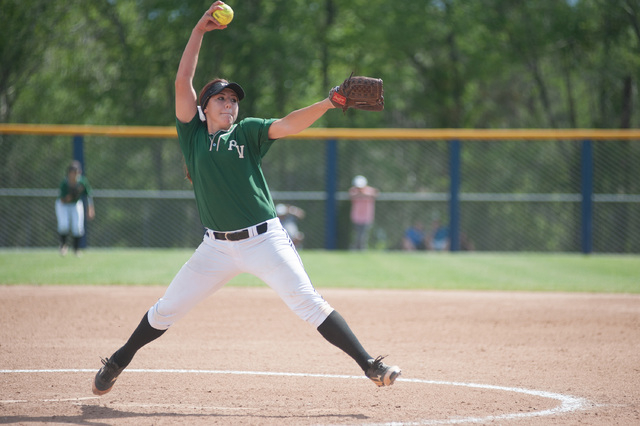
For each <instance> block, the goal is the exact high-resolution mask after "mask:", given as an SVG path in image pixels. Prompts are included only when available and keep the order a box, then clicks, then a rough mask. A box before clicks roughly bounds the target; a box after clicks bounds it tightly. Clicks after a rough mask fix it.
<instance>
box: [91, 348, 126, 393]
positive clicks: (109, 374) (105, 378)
mask: <svg viewBox="0 0 640 426" xmlns="http://www.w3.org/2000/svg"><path fill="white" fill-rule="evenodd" d="M111 358H113V356H112V357H111ZM101 361H102V364H103V366H102V368H101V369H100V370H99V371H98V373H97V374H96V378H95V379H94V380H93V385H92V386H91V387H92V390H93V393H94V395H104V394H105V393H107V392H109V391H110V390H111V388H112V387H113V384H114V383H115V382H116V379H117V378H118V376H119V375H120V373H122V370H124V367H118V364H116V363H115V362H113V361H111V359H110V358H107V359H102V358H101Z"/></svg>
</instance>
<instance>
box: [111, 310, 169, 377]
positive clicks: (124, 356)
mask: <svg viewBox="0 0 640 426" xmlns="http://www.w3.org/2000/svg"><path fill="white" fill-rule="evenodd" d="M165 331H167V330H158V329H157V328H153V327H151V324H149V320H148V319H147V313H145V314H144V316H143V317H142V321H140V324H138V327H137V328H136V329H135V331H134V332H133V334H132V335H131V337H129V340H128V341H127V343H125V344H124V346H123V347H121V348H120V349H118V350H117V351H116V352H115V353H114V354H113V355H112V357H111V359H112V360H113V361H115V363H116V364H118V366H119V367H126V366H127V365H129V363H130V362H131V360H132V359H133V356H134V355H135V354H136V352H138V349H140V348H141V347H143V346H144V345H146V344H147V343H150V342H152V341H154V340H156V339H157V338H158V337H160V336H162V334H163V333H164V332H165Z"/></svg>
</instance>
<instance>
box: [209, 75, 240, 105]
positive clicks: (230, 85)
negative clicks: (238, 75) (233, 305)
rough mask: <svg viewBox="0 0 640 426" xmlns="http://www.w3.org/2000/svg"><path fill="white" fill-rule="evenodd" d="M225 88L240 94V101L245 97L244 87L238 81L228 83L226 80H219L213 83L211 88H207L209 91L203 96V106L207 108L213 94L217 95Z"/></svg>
mask: <svg viewBox="0 0 640 426" xmlns="http://www.w3.org/2000/svg"><path fill="white" fill-rule="evenodd" d="M224 89H231V90H233V91H234V92H235V93H236V95H238V101H241V100H242V99H243V98H244V90H242V87H240V85H239V84H238V83H227V82H226V81H218V82H217V83H216V84H213V85H212V86H211V87H209V89H207V91H206V92H205V93H204V95H203V96H202V105H201V106H202V108H205V107H206V106H207V102H209V99H210V98H211V97H212V96H214V95H217V94H218V93H220V92H222V91H223V90H224Z"/></svg>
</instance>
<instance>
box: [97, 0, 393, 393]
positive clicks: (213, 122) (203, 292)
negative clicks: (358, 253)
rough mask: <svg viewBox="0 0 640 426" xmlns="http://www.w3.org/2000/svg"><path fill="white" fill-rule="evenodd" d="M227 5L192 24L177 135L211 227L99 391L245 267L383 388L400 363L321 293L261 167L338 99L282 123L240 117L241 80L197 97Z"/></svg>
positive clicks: (180, 77) (114, 359)
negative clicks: (363, 339) (200, 69)
mask: <svg viewBox="0 0 640 426" xmlns="http://www.w3.org/2000/svg"><path fill="white" fill-rule="evenodd" d="M220 4H222V2H220V1H217V2H215V3H213V4H212V5H211V7H210V8H209V10H207V12H206V13H205V14H204V15H203V16H202V17H201V18H200V20H199V21H198V23H197V24H196V26H195V28H194V29H193V31H192V33H191V36H190V38H189V41H188V43H187V45H186V47H185V50H184V52H183V54H182V59H181V60H180V65H179V67H178V73H177V76H176V81H175V86H176V126H177V130H178V140H179V143H180V148H181V150H182V153H183V155H184V158H185V162H186V165H187V176H188V177H189V179H190V180H191V182H192V184H193V190H194V192H195V197H196V204H197V207H198V212H199V214H200V220H201V221H202V223H203V224H204V226H205V227H206V232H205V235H204V238H203V241H202V243H201V244H200V246H199V247H198V248H197V249H196V251H195V253H194V254H193V256H192V257H191V258H190V259H189V260H188V261H187V262H186V263H185V264H184V266H183V267H182V268H181V269H180V271H179V272H178V274H177V275H176V276H175V278H174V279H173V281H172V282H171V284H170V285H169V287H168V288H167V290H166V292H165V294H164V295H163V297H162V298H160V299H159V300H158V301H157V303H156V304H155V305H153V306H152V307H151V308H150V309H149V311H147V312H146V313H145V314H144V316H143V317H142V321H141V322H140V324H139V325H138V327H137V328H136V329H135V331H134V332H133V334H132V335H131V337H130V338H129V340H128V341H127V342H126V343H125V345H124V346H122V347H121V348H120V349H118V350H117V351H116V352H115V353H114V354H113V355H112V356H111V357H110V358H108V359H103V360H102V363H103V367H102V368H101V369H100V370H99V371H98V373H97V374H96V376H95V380H94V381H93V393H94V394H96V395H103V394H105V393H107V392H109V391H110V390H111V388H112V386H113V384H114V383H115V381H116V379H117V377H118V375H119V374H120V373H121V372H122V371H123V370H124V369H125V368H126V367H127V366H128V365H129V363H130V362H131V360H132V359H133V357H134V355H135V353H136V352H137V351H138V350H139V349H140V348H141V347H142V346H144V345H146V344H147V343H149V342H151V341H153V340H155V339H157V338H158V337H160V336H161V335H162V334H163V333H164V332H165V331H166V330H167V329H168V328H169V327H170V326H171V325H172V324H173V323H175V322H176V321H178V320H179V319H180V318H182V317H183V316H184V315H186V314H187V312H189V310H191V309H192V308H193V307H194V306H195V305H196V304H197V303H198V302H199V301H200V300H202V299H204V298H205V297H207V296H209V295H211V294H213V293H215V292H216V291H217V290H219V289H220V288H221V287H222V286H223V285H224V284H225V283H227V282H228V281H229V280H230V279H232V278H233V277H234V276H236V275H238V274H240V273H244V272H246V273H250V274H253V275H256V276H258V277H259V278H260V279H262V280H263V281H264V282H265V283H266V284H268V285H269V286H270V287H271V288H273V289H274V290H275V291H276V292H277V293H278V295H279V296H280V297H281V298H282V300H283V301H284V302H285V303H286V304H287V305H288V306H289V308H290V309H291V310H292V311H293V312H295V313H296V314H297V315H298V316H299V317H300V318H301V319H303V320H305V321H307V322H309V323H310V324H311V325H313V326H314V327H316V328H317V330H318V332H320V334H321V335H322V336H323V337H324V338H325V339H326V340H327V341H329V342H330V343H332V344H333V345H335V346H337V347H338V348H340V349H341V350H343V351H344V352H345V353H347V354H348V355H349V356H351V357H352V358H353V359H354V360H355V361H356V362H357V363H358V365H359V366H360V367H361V368H362V370H363V371H364V373H365V375H366V376H367V377H369V378H370V379H371V380H372V381H373V382H374V383H375V384H376V385H378V386H389V385H391V384H393V382H394V381H395V380H396V378H397V377H398V376H399V375H400V368H398V367H397V366H388V365H385V364H384V363H383V362H382V357H377V358H375V359H374V358H373V357H371V356H370V355H369V354H368V353H367V351H365V349H364V348H363V347H362V345H361V344H360V342H359V341H358V339H357V338H356V336H355V335H354V334H353V332H352V331H351V329H350V328H349V326H348V325H347V323H346V322H345V320H344V319H343V318H342V316H341V315H340V314H339V313H338V312H337V311H335V310H334V309H333V308H332V307H331V306H330V305H329V303H327V302H326V301H325V300H324V299H323V298H322V296H321V295H320V294H318V292H317V291H316V290H315V289H314V287H313V285H312V284H311V281H310V280H309V277H308V276H307V273H306V272H305V270H304V267H303V265H302V262H301V260H300V257H299V256H298V253H297V252H296V249H295V248H294V246H293V243H292V242H291V240H290V238H289V236H288V235H287V233H286V231H285V230H284V228H283V227H282V225H281V223H280V221H279V219H278V217H277V215H276V210H275V206H274V204H273V200H272V198H271V195H270V193H269V188H268V186H267V182H266V181H265V178H264V175H263V173H262V169H261V166H260V164H261V159H262V157H263V156H264V155H265V154H266V153H267V151H268V150H269V148H270V147H271V145H272V144H273V143H274V142H275V140H277V139H280V138H283V137H285V136H289V135H293V134H295V133H298V132H300V131H302V130H304V129H306V128H307V127H309V126H310V125H311V124H313V123H314V122H315V121H316V120H317V119H319V118H320V117H321V116H322V115H323V114H324V113H325V112H326V111H327V110H329V109H331V108H334V105H333V103H332V102H331V100H330V99H329V98H326V99H324V100H322V101H320V102H317V103H315V104H313V105H310V106H307V107H305V108H302V109H299V110H296V111H293V112H291V113H290V114H288V115H287V116H286V117H284V118H281V119H259V118H246V119H243V120H241V121H240V122H238V123H236V118H237V117H238V105H239V102H240V101H242V99H243V98H244V97H245V93H244V90H243V89H242V88H241V87H240V85H238V84H237V83H232V82H228V81H227V80H223V79H215V80H213V81H211V82H209V83H208V84H206V85H205V86H204V88H203V89H202V90H201V92H200V94H199V96H198V97H196V92H195V90H194V88H193V77H194V74H195V70H196V66H197V62H198V54H199V51H200V47H201V44H202V39H203V36H204V34H205V33H207V32H209V31H212V30H222V29H225V28H226V26H223V25H220V24H219V23H218V22H217V21H216V20H215V19H214V18H213V17H212V15H211V14H212V12H213V11H214V10H216V9H221V7H220ZM198 102H199V104H200V106H198Z"/></svg>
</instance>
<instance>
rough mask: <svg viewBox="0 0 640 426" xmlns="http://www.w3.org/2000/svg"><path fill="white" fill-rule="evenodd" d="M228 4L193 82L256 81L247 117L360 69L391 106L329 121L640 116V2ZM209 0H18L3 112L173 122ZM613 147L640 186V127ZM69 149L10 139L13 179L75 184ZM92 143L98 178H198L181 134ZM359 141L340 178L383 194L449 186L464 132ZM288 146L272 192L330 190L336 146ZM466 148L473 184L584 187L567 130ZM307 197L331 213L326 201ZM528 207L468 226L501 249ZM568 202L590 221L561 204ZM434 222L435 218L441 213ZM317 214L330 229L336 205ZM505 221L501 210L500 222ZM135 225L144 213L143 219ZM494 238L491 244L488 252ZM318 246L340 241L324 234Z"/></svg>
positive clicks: (622, 188) (5, 31)
mask: <svg viewBox="0 0 640 426" xmlns="http://www.w3.org/2000/svg"><path fill="white" fill-rule="evenodd" d="M228 3H229V4H230V5H231V6H232V7H233V9H234V10H235V18H234V21H233V22H232V23H231V24H230V25H229V27H228V28H227V29H226V30H223V31H214V32H211V33H208V34H206V35H205V38H204V42H203V47H202V49H201V52H200V60H199V66H198V69H197V72H196V77H195V81H194V85H195V86H196V89H197V90H198V89H199V88H200V87H202V86H203V85H204V84H205V83H206V82H207V81H209V80H210V79H212V78H214V77H224V78H228V79H230V80H233V81H237V82H238V83H240V84H241V85H242V86H243V87H244V89H245V91H246V92H247V97H246V98H245V100H243V102H242V103H241V106H240V117H241V118H242V117H247V116H259V117H281V116H283V115H285V114H286V113H288V112H289V111H291V110H293V109H297V108H300V107H302V106H305V105H308V104H310V103H313V102H316V101H318V100H320V99H322V98H323V97H325V96H327V94H328V91H329V89H330V88H331V87H332V86H335V85H337V84H339V83H340V82H342V81H343V80H344V79H345V78H346V77H347V76H348V75H349V74H350V73H351V72H352V71H353V72H355V74H357V75H369V76H373V77H379V78H382V79H383V80H384V87H385V110H384V111H383V112H381V113H363V112H359V111H353V110H350V111H347V113H346V114H343V113H342V112H340V111H331V112H329V113H328V114H326V115H325V116H324V117H323V118H321V119H320V120H319V122H318V123H317V124H316V126H319V127H356V128H358V127H361V128H372V127H389V128H396V127H399V128H494V129H495V128H636V127H638V125H639V124H640V115H639V114H638V79H639V77H640V55H639V54H640V20H639V13H640V0H612V1H609V0H535V1H531V2H514V1H512V0H477V1H469V0H437V1H435V0H420V1H408V0H404V1H396V2H393V3H390V2H386V1H381V0H368V1H364V0H352V1H348V2H344V1H343V2H338V1H336V0H318V1H308V0H287V1H283V0H269V1H263V0H233V1H232V0H229V2H228ZM210 4H211V1H195V0H189V1H182V2H178V1H175V0H92V1H86V0H67V1H65V2H54V1H50V0H47V1H44V0H19V1H18V0H0V12H1V13H0V122H5V123H38V124H99V125H146V126H173V125H174V123H175V116H174V79H175V73H176V70H177V67H178V63H179V60H180V57H181V54H182V51H183V49H184V46H185V44H186V42H187V39H188V37H189V35H190V33H191V30H192V29H193V27H194V25H195V24H196V22H197V21H198V19H199V18H200V17H201V16H202V14H203V13H204V11H205V10H206V9H207V8H208V7H209V6H210ZM43 139H44V141H43ZM31 142H33V143H31ZM285 143H286V142H285ZM301 143H302V144H304V143H305V142H301ZM43 144H46V145H43ZM296 144H297V142H296ZM597 145H598V146H597V147H596V152H595V155H596V161H597V163H596V174H595V181H594V190H595V192H597V193H605V194H640V168H639V167H638V166H637V165H638V164H639V162H640V147H639V146H638V145H639V144H638V143H637V141H617V142H612V143H608V142H607V143H601V144H597ZM43 146H45V147H44V148H43ZM68 146H69V139H68V138H60V137H51V138H43V137H39V138H35V137H34V138H28V137H26V136H21V137H16V136H9V135H0V166H1V170H0V186H1V187H8V188H56V187H57V186H58V183H59V179H61V178H62V175H63V172H64V167H65V166H66V163H67V162H68V160H69V159H70V155H71V153H70V150H69V149H68ZM309 146H311V145H309ZM87 147H90V148H94V150H91V149H89V150H88V151H87V162H88V164H89V165H90V167H91V168H90V169H89V170H88V175H89V176H90V178H91V181H92V184H93V185H94V187H95V188H97V189H112V188H116V187H117V188H124V189H151V190H172V189H180V190H188V189H189V187H188V184H187V183H186V182H185V181H184V179H183V175H182V170H181V167H182V165H181V163H180V161H181V157H180V153H179V150H178V149H177V146H175V144H173V143H170V144H165V143H139V140H129V139H124V140H119V141H117V143H116V142H115V141H114V140H113V139H112V138H111V139H110V138H98V137H96V138H92V139H91V140H89V141H88V143H87ZM340 147H341V157H340V158H341V159H342V160H341V166H340V167H341V171H340V177H339V190H341V191H344V190H346V189H347V188H348V186H349V185H350V181H351V178H352V177H353V175H355V174H359V173H363V174H365V175H367V177H369V180H370V182H371V183H372V184H374V185H375V186H376V187H378V188H380V189H381V190H382V191H383V193H384V192H397V191H406V192H415V193H423V192H427V193H446V192H447V190H448V168H447V167H448V164H447V154H446V153H447V146H446V144H441V143H438V144H432V145H430V146H429V147H425V146H423V145H421V144H419V143H409V142H403V143H399V144H397V145H394V148H393V149H392V150H390V146H389V144H388V143H371V142H370V141H343V142H341V145H340ZM274 151H275V154H274V153H272V154H270V156H267V157H266V161H267V163H266V164H265V167H267V169H268V170H267V171H268V172H269V171H271V170H275V171H276V172H277V173H275V176H268V179H269V180H270V182H271V186H272V189H275V190H280V191H322V190H323V189H324V188H323V179H322V176H323V172H324V170H323V169H322V167H323V164H321V162H322V161H323V159H320V157H321V156H323V155H324V153H323V150H322V146H320V147H319V148H317V147H314V148H311V149H309V150H307V151H305V150H303V149H301V151H295V152H294V151H292V150H290V149H288V148H287V147H286V146H285V147H284V148H283V147H277V148H276V147H275V146H274ZM462 160H463V181H462V187H461V190H462V191H463V192H465V191H466V192H477V193H489V192H508V193H532V192H534V193H535V192H541V193H579V192H580V188H579V176H578V175H579V171H580V159H579V151H578V150H577V149H576V146H575V144H571V143H567V141H551V142H549V143H545V144H538V143H536V144H534V145H531V144H527V143H522V142H520V143H513V144H505V143H501V142H496V143H483V144H482V145H477V146H476V145H475V144H473V145H472V146H468V147H466V148H465V149H464V151H463V159H462ZM98 164H100V168H98V167H96V166H97V165H98ZM43 170H47V172H48V173H45V174H43V173H42V171H43ZM496 171H499V173H498V174H495V172H496ZM113 202H115V201H113ZM47 203H48V201H47ZM123 203H124V205H123V206H122V210H121V211H118V213H117V214H116V213H115V212H116V211H117V209H115V208H112V209H110V210H108V211H105V210H103V211H102V214H103V215H110V216H108V217H105V216H103V219H104V220H105V221H106V220H109V221H110V223H116V222H121V221H122V220H124V219H122V218H123V217H124V216H126V209H127V208H128V207H130V204H127V203H126V202H123ZM47 205H48V204H47ZM388 205H389V207H388V210H389V212H388V218H385V217H383V216H379V219H380V221H381V222H382V221H385V220H387V221H388V222H389V223H393V224H394V226H396V227H398V228H399V229H400V230H401V228H402V227H404V226H407V225H409V224H410V223H411V222H412V221H413V220H414V219H415V218H416V217H417V216H418V215H419V214H420V212H424V211H425V210H427V209H431V210H433V211H437V214H439V215H441V216H442V215H446V212H447V210H446V203H443V202H440V203H431V204H429V205H428V206H427V207H426V208H425V206H423V205H419V204H415V203H414V204H412V205H411V207H410V208H406V209H403V210H402V212H403V213H400V214H399V213H398V208H397V206H393V207H392V206H391V204H388ZM637 205H638V204H637V203H635V204H625V205H620V206H615V208H612V207H609V206H607V208H606V209H601V210H600V212H601V213H600V215H601V216H602V218H601V219H600V220H601V221H602V222H604V223H606V224H607V226H606V227H605V228H603V229H602V230H601V233H602V234H603V236H605V237H606V238H608V239H611V240H612V241H611V242H610V244H609V245H608V246H607V247H612V248H607V249H606V251H623V252H624V251H629V250H630V249H629V247H630V246H632V243H631V242H630V241H639V240H640V225H639V224H638V220H636V219H634V218H635V217H637V216H638V215H636V214H635V213H634V212H637V209H638V207H637ZM3 206H4V207H3V209H1V210H2V211H4V212H7V215H11V216H14V217H18V218H21V219H23V220H25V221H26V217H27V215H28V214H29V212H30V211H31V208H30V207H28V206H26V205H25V206H24V207H23V211H22V210H21V211H20V212H18V213H17V212H16V209H17V204H16V203H15V202H9V203H6V204H3ZM500 206H503V207H504V208H502V207H500ZM432 207H433V208H432ZM42 208H43V209H45V208H48V207H42ZM307 208H308V209H310V210H314V211H316V210H319V209H318V207H317V206H316V205H309V206H307ZM346 208H347V207H346V205H345V206H342V207H341V210H342V213H341V215H342V216H343V217H344V216H348V212H345V211H344V210H345V209H346ZM492 209H496V210H497V211H495V212H493V213H492V212H491V210H492ZM514 209H516V210H521V212H520V213H518V215H519V216H521V217H526V216H532V215H533V212H534V209H532V208H531V206H530V205H524V204H522V205H520V206H513V205H509V206H505V205H500V204H498V205H494V207H490V206H483V205H480V204H474V205H473V206H470V207H469V208H468V211H469V214H467V215H466V216H464V217H463V224H465V225H466V229H467V231H468V232H469V233H472V234H473V232H474V230H475V229H480V228H483V230H484V232H485V235H484V236H482V238H478V237H477V238H476V239H477V240H481V241H487V239H488V237H489V235H490V234H491V235H494V236H495V240H496V242H495V244H496V245H492V246H490V247H487V249H492V250H500V249H505V246H500V245H499V244H504V241H505V238H506V237H504V236H502V235H500V233H499V231H502V230H504V229H505V228H506V227H505V226H501V225H504V221H503V219H504V215H505V214H507V213H505V210H509V211H511V210H514ZM153 210H154V209H153V208H149V211H150V212H151V213H150V214H153V215H159V214H161V213H162V212H153ZM570 210H573V207H572V208H571V209H570ZM605 210H606V211H605ZM42 211H44V210H42ZM381 212H384V209H383V210H381ZM471 212H473V213H471ZM40 214H42V213H40ZM562 215H567V216H571V218H567V219H566V220H564V221H559V222H558V221H557V219H554V218H557V217H558V216H562ZM573 216H575V214H574V213H572V212H567V211H565V209H564V208H562V207H554V208H553V209H551V210H550V211H547V212H545V213H544V214H542V213H541V214H539V215H538V216H536V217H533V218H532V219H531V222H527V223H526V225H524V226H523V224H522V223H520V222H514V224H513V228H514V231H513V232H516V233H522V232H524V230H526V233H528V234H530V235H531V238H536V239H539V238H543V237H542V236H543V235H547V234H553V235H558V234H559V233H560V232H562V230H563V229H566V228H576V227H578V224H579V223H578V222H576V221H575V220H574V219H573ZM399 217H400V219H399ZM421 219H423V220H424V221H425V222H426V221H428V217H427V215H426V214H425V215H423V217H422V218H421ZM158 220H160V219H159V218H154V219H153V220H151V219H150V221H149V223H154V222H155V221H158ZM194 220H197V218H196V219H194ZM307 220H308V221H310V222H313V221H315V222H317V223H318V224H319V225H318V227H321V224H322V218H315V219H314V218H312V217H307ZM347 220H348V219H347ZM554 220H555V223H554ZM489 221H493V222H495V229H493V230H492V229H491V227H489V226H488V225H487V223H488V222H489ZM22 225H23V224H21V223H17V224H12V225H11V226H7V227H6V228H7V231H8V230H9V229H17V228H20V227H22ZM42 226H43V228H42V229H47V228H46V227H47V226H49V225H47V224H43V225H42ZM390 226H391V225H390ZM549 227H553V230H550V229H547V228H549ZM131 228H132V229H138V228H140V225H139V224H137V223H133V222H132V223H131ZM629 230H631V231H629ZM106 232H107V231H105V233H106ZM318 232H319V233H320V234H321V231H318ZM390 232H392V231H390V230H387V233H390ZM393 232H395V231H393ZM596 232H597V230H596ZM34 234H38V229H37V230H36V231H34ZM559 238H560V240H562V239H563V238H564V240H563V241H565V242H558V243H557V244H554V245H551V246H549V247H545V248H544V249H549V250H575V249H576V247H577V244H576V242H575V241H574V240H575V239H576V238H577V237H576V235H575V233H572V234H571V235H570V236H566V235H565V236H563V237H559ZM520 239H521V238H519V237H518V236H514V237H513V243H512V244H510V245H508V246H506V248H507V249H515V250H517V249H538V248H539V244H543V243H542V242H540V243H539V244H538V243H536V244H535V245H532V244H527V243H526V242H522V244H521V242H520ZM320 240H321V235H320V236H319V237H318V241H320ZM397 240H398V238H397V237H396V238H394V241H397ZM7 241H8V240H7ZM12 241H13V240H12ZM16 241H22V240H21V239H17V240H16ZM481 241H480V242H479V244H478V243H477V244H476V245H477V246H479V247H480V249H483V248H484V247H483V246H482V242H481ZM566 241H569V242H566ZM8 244H14V243H12V242H10V243H8ZM16 244H20V243H19V242H18V243H16ZM317 244H318V245H319V246H322V243H321V241H320V242H319V243H317ZM345 244H346V243H345ZM2 245H5V244H4V243H2ZM633 247H635V248H634V249H632V251H635V250H637V247H636V246H633Z"/></svg>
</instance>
